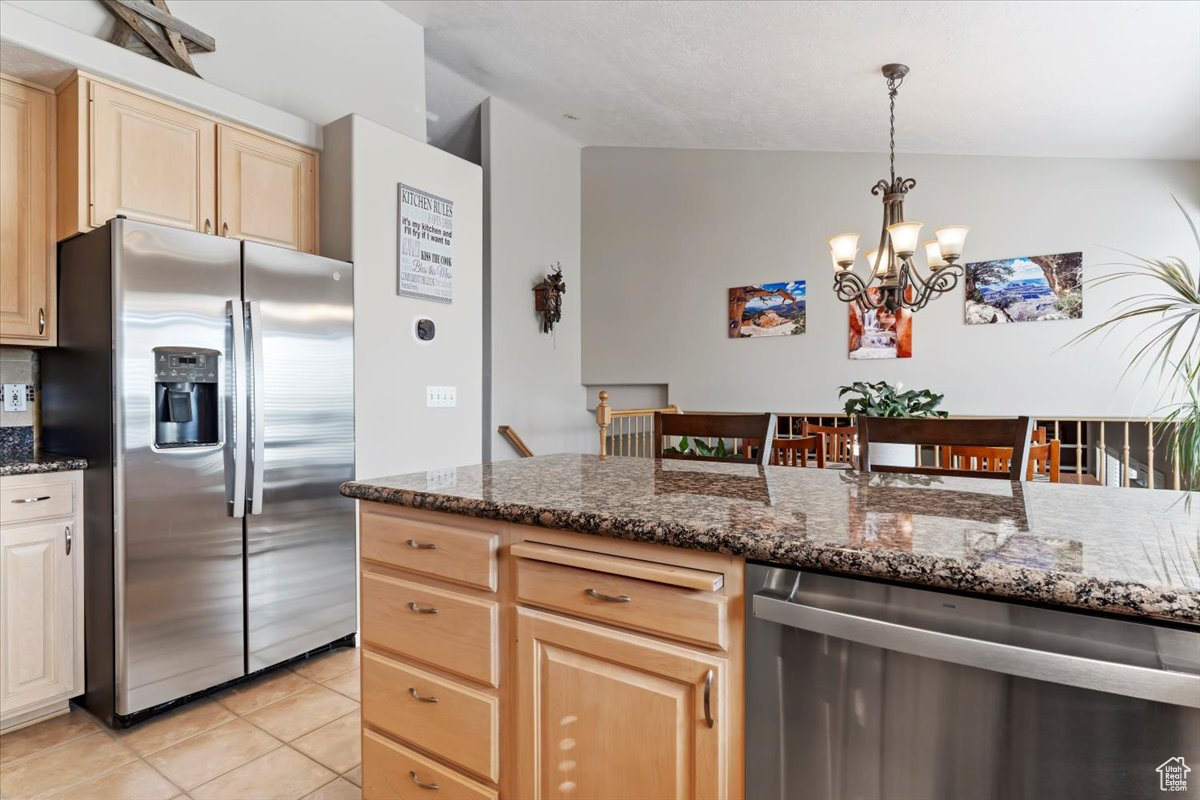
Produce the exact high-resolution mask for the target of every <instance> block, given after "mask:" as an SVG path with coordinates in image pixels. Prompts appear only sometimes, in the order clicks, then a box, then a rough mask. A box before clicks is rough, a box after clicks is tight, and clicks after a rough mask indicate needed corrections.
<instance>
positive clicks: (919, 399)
mask: <svg viewBox="0 0 1200 800" xmlns="http://www.w3.org/2000/svg"><path fill="white" fill-rule="evenodd" d="M903 389H904V384H903V383H898V384H896V385H895V386H892V385H891V384H890V383H888V382H887V381H876V382H875V383H869V382H867V381H855V382H854V383H852V384H850V385H849V386H841V387H839V388H838V399H839V400H840V399H842V398H843V397H846V395H850V397H849V399H847V400H846V405H845V409H846V415H847V416H849V417H851V418H854V417H856V416H858V415H860V414H861V415H863V416H867V417H909V418H935V417H939V418H940V417H948V416H950V415H949V414H947V413H946V412H945V411H942V410H941V409H939V408H938V406H939V405H941V404H942V400H943V399H944V398H945V395H941V394H937V393H936V392H932V391H930V390H929V389H909V390H908V391H902V390H903ZM871 461H873V462H874V463H876V464H888V465H891V466H896V467H913V466H916V463H917V458H916V449H915V448H914V447H913V446H912V445H907V444H889V443H887V442H877V443H874V444H872V445H871Z"/></svg>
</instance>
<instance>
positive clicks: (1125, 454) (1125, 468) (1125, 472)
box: [1121, 420, 1129, 489]
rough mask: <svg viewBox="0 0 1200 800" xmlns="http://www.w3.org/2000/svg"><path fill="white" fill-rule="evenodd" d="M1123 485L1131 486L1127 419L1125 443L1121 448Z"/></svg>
mask: <svg viewBox="0 0 1200 800" xmlns="http://www.w3.org/2000/svg"><path fill="white" fill-rule="evenodd" d="M1121 485H1122V486H1124V487H1125V488H1126V489H1128V488H1129V420H1125V444H1124V446H1122V448H1121Z"/></svg>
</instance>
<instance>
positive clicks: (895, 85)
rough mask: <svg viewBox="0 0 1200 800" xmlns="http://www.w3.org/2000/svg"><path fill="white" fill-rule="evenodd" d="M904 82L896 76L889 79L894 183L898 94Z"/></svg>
mask: <svg viewBox="0 0 1200 800" xmlns="http://www.w3.org/2000/svg"><path fill="white" fill-rule="evenodd" d="M902 83H904V79H903V78H901V79H900V80H896V79H895V78H888V79H887V87H888V152H889V153H890V154H891V160H890V166H891V174H892V183H893V184H895V183H896V95H897V94H898V93H899V91H900V84H902Z"/></svg>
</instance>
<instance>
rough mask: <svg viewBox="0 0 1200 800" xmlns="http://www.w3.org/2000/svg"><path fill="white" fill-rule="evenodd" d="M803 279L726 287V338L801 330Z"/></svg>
mask: <svg viewBox="0 0 1200 800" xmlns="http://www.w3.org/2000/svg"><path fill="white" fill-rule="evenodd" d="M804 298H805V288H804V281H787V282H785V283H763V284H760V285H757V286H735V287H733V288H732V289H730V290H729V338H730V339H749V338H754V337H758V336H791V335H794V334H799V333H804V329H805V326H806V324H807V323H806V317H805V299H804Z"/></svg>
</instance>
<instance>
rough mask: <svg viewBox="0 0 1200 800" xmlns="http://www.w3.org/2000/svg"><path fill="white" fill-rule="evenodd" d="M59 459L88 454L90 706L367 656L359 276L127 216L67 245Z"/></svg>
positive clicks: (52, 371)
mask: <svg viewBox="0 0 1200 800" xmlns="http://www.w3.org/2000/svg"><path fill="white" fill-rule="evenodd" d="M59 287H60V290H59V347H58V348H55V349H52V350H47V351H46V352H45V353H44V355H43V356H42V362H41V370H42V386H43V390H42V391H43V406H42V427H43V443H44V446H45V448H46V449H47V450H51V451H53V452H61V453H69V454H78V455H82V456H85V457H87V459H88V464H89V467H88V469H87V471H86V472H85V473H84V484H85V502H84V513H85V525H86V527H85V536H86V537H87V547H86V548H85V552H86V559H87V561H86V573H85V586H86V590H85V593H86V598H85V602H86V611H85V618H86V651H87V655H86V663H87V680H86V687H87V688H86V692H85V694H84V704H85V705H86V706H87V707H88V708H90V709H92V710H93V711H94V712H95V713H97V714H98V715H99V716H100V717H102V718H104V719H106V720H108V721H109V722H110V724H113V725H118V726H120V725H125V724H129V723H131V722H133V721H136V720H138V719H140V718H142V717H144V716H146V715H147V714H149V713H152V712H153V711H155V710H159V709H161V708H162V707H163V706H164V704H169V703H172V702H174V701H177V700H180V699H183V698H187V697H189V696H191V695H193V694H196V693H198V692H203V691H205V690H208V689H210V688H212V687H214V686H218V685H221V684H224V683H227V682H229V681H233V680H236V679H238V678H241V677H243V676H245V675H247V674H250V673H253V672H256V671H258V670H261V669H264V668H266V667H270V666H272V665H275V664H279V663H281V662H284V661H287V660H289V659H291V658H293V657H296V656H300V655H302V654H305V653H308V652H311V651H313V650H315V649H319V648H322V647H324V646H326V645H329V644H331V643H342V642H352V641H353V636H354V633H355V630H356V617H355V526H354V506H353V503H352V502H351V501H349V500H347V499H346V498H343V497H341V496H340V495H339V494H338V485H339V484H340V483H341V482H342V481H345V480H349V479H350V478H352V477H353V470H354V397H353V386H354V375H353V368H354V363H353V358H354V353H353V348H354V339H353V331H354V327H353V326H354V311H353V270H352V267H351V265H350V264H348V263H345V262H341V261H334V260H331V259H326V258H321V257H318V256H313V255H308V254H305V253H299V252H296V251H293V250H286V249H282V248H277V247H269V246H266V245H261V244H255V243H252V242H242V241H238V240H236V239H226V238H223V237H219V236H209V235H204V234H199V233H195V232H192V231H183V230H177V229H174V228H167V227H162V226H159V225H150V224H145V223H140V222H132V221H129V220H124V219H115V220H112V221H111V222H109V223H108V224H107V225H105V226H104V227H103V228H100V229H97V230H95V231H92V232H91V233H88V234H85V235H82V236H78V237H76V238H74V239H70V240H68V241H66V242H63V243H62V244H61V245H60V247H59Z"/></svg>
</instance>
